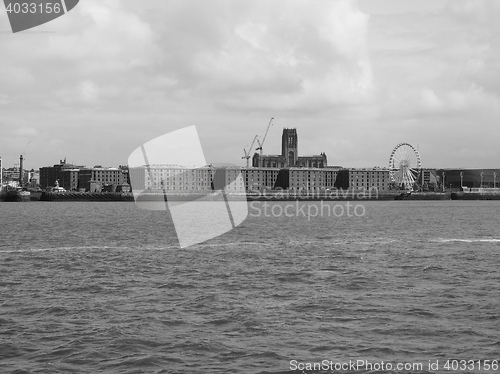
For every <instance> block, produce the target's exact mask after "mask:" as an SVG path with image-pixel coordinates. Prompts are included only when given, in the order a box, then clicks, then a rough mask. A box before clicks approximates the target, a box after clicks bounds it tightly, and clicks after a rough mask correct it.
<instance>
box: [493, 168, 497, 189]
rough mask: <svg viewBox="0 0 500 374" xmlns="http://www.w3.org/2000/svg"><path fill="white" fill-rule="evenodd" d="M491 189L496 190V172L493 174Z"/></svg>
mask: <svg viewBox="0 0 500 374" xmlns="http://www.w3.org/2000/svg"><path fill="white" fill-rule="evenodd" d="M493 188H497V172H496V171H494V172H493Z"/></svg>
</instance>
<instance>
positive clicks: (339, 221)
mask: <svg viewBox="0 0 500 374" xmlns="http://www.w3.org/2000/svg"><path fill="white" fill-rule="evenodd" d="M277 204H281V208H282V209H283V208H284V207H285V205H286V204H294V203H293V202H287V203H285V202H281V203H277ZM305 204H314V203H305ZM316 204H318V203H316ZM330 204H335V203H330ZM337 204H338V203H337ZM343 204H345V203H343ZM353 204H356V203H353ZM360 204H362V206H363V208H364V214H360V215H359V216H356V215H352V217H347V216H343V217H334V216H323V217H309V219H308V218H307V217H303V216H298V217H286V216H281V217H273V216H271V217H263V216H260V217H249V218H248V219H247V220H246V221H245V222H244V223H243V224H242V225H241V226H240V227H238V228H236V229H235V230H233V231H231V232H229V233H227V234H225V235H223V236H220V237H218V238H215V239H213V240H210V241H208V242H205V243H203V244H199V245H196V246H193V247H189V248H187V249H184V250H181V249H178V243H177V239H176V236H175V232H174V230H173V225H172V222H171V220H170V217H169V216H168V215H167V214H165V212H158V211H156V212H155V211H145V210H139V209H136V208H135V205H134V204H133V203H85V202H82V203H80V202H75V203H68V202H64V203H56V202H54V203H42V202H38V203H35V202H33V203H22V204H16V203H3V204H0V214H1V216H0V230H1V239H0V274H1V275H0V372H1V373H292V372H295V373H301V374H303V373H312V372H325V373H326V372H331V370H316V371H313V370H312V367H307V366H305V365H306V364H307V363H310V364H311V365H312V364H313V363H319V362H321V361H322V360H327V361H332V362H337V363H343V362H348V361H349V360H367V361H368V362H369V363H371V364H377V363H378V364H380V363H381V362H382V361H383V362H385V363H393V364H394V365H395V364H396V363H422V364H423V367H422V370H407V371H404V372H428V373H431V372H432V373H434V372H450V371H448V370H445V368H444V364H445V363H446V360H448V359H465V360H500V353H499V352H500V337H499V331H500V273H499V269H500V266H499V265H500V259H499V257H500V233H499V227H500V225H499V224H500V203H499V202H497V201H483V202H481V201H478V202H476V201H469V202H464V201H384V202H362V203H360ZM278 211H279V210H275V212H278ZM255 212H256V210H255V209H253V210H252V209H251V213H255ZM360 212H363V211H362V210H358V213H360ZM254 215H255V214H254ZM292 360H295V361H292ZM429 360H430V361H431V362H432V363H435V362H438V368H437V369H439V370H436V368H434V370H431V368H429V367H428V365H429ZM294 365H295V366H294ZM300 365H303V366H300ZM295 368H296V369H297V370H295V371H293V370H292V369H295ZM299 368H300V370H299ZM323 369H324V368H323ZM417 369H418V368H417ZM358 371H359V372H375V371H376V370H375V369H374V368H373V367H372V368H371V370H370V368H367V367H362V368H359V370H358ZM467 371H470V372H479V371H480V370H478V368H477V364H475V367H474V368H473V370H458V371H455V372H467ZM499 371H500V369H497V370H496V371H492V370H489V371H484V370H483V372H489V373H491V372H499ZM337 372H339V371H337ZM340 372H352V371H349V370H340ZM378 372H398V371H397V370H395V369H394V368H392V370H380V371H378ZM399 372H403V371H399Z"/></svg>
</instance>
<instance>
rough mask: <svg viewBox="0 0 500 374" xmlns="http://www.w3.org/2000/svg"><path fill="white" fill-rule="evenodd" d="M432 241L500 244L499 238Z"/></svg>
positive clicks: (440, 241) (439, 239) (440, 239)
mask: <svg viewBox="0 0 500 374" xmlns="http://www.w3.org/2000/svg"><path fill="white" fill-rule="evenodd" d="M432 241H435V242H438V243H500V239H499V238H450V239H444V238H438V239H434V240H432Z"/></svg>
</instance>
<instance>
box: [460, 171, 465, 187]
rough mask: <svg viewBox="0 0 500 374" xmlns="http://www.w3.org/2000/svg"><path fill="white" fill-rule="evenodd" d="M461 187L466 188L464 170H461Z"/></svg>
mask: <svg viewBox="0 0 500 374" xmlns="http://www.w3.org/2000/svg"><path fill="white" fill-rule="evenodd" d="M460 188H462V189H463V188H464V172H463V171H461V172H460Z"/></svg>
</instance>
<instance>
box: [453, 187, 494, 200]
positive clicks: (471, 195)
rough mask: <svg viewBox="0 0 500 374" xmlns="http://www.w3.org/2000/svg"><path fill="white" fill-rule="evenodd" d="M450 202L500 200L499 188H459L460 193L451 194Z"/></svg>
mask: <svg viewBox="0 0 500 374" xmlns="http://www.w3.org/2000/svg"><path fill="white" fill-rule="evenodd" d="M451 199H452V200H500V188H498V187H495V188H486V187H477V188H474V187H473V188H469V187H461V188H460V191H457V192H452V194H451Z"/></svg>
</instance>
